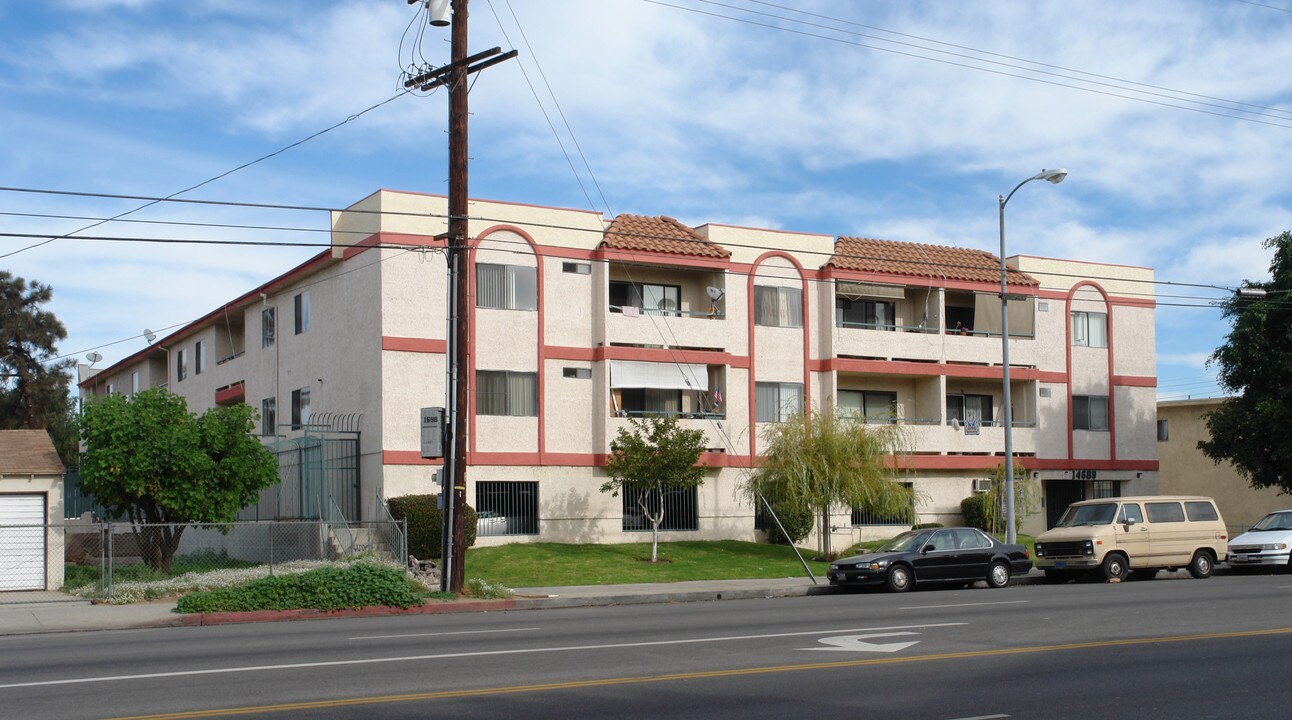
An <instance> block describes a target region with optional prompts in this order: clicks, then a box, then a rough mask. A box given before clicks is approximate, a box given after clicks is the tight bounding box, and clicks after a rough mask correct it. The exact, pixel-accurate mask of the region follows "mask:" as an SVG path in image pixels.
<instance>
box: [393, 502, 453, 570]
mask: <svg viewBox="0 0 1292 720" xmlns="http://www.w3.org/2000/svg"><path fill="white" fill-rule="evenodd" d="M435 498H436V496H435V495H404V496H403V497H396V498H391V499H390V500H389V501H388V502H389V504H390V515H391V517H393V518H395V519H396V520H407V521H408V554H409V555H412V556H413V557H416V558H418V559H421V560H429V559H430V558H437V557H439V556H440V533H441V532H442V528H443V523H444V519H443V516H442V515H441V513H440V509H439V508H438V507H436V506H435Z"/></svg>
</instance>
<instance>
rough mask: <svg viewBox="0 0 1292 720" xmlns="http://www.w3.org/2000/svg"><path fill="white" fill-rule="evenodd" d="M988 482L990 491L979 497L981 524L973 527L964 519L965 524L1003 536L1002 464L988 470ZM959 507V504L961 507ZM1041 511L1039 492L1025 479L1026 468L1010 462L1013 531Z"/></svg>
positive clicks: (970, 522) (1026, 476)
mask: <svg viewBox="0 0 1292 720" xmlns="http://www.w3.org/2000/svg"><path fill="white" fill-rule="evenodd" d="M987 477H988V479H989V480H991V489H989V490H988V491H987V492H985V493H983V494H982V495H980V496H979V497H981V498H982V506H983V518H982V523H981V524H979V523H974V522H972V521H970V520H969V518H967V517H966V518H965V522H966V524H969V525H973V526H974V527H977V528H978V529H980V530H982V531H984V532H989V533H993V534H995V533H1004V532H1005V515H1006V512H1005V464H1004V463H1001V464H1000V465H997V466H996V467H994V468H992V470H991V474H990V475H988V476H987ZM961 507H963V503H962V504H961ZM1040 508H1041V492H1040V487H1039V485H1038V483H1037V482H1036V481H1035V480H1033V479H1032V478H1030V477H1028V475H1027V468H1026V467H1023V464H1022V463H1021V462H1019V461H1017V460H1015V461H1014V530H1015V531H1017V530H1018V529H1019V528H1021V527H1022V526H1023V520H1024V519H1026V518H1027V516H1028V515H1031V514H1032V513H1034V512H1036V511H1037V510H1039V509H1040Z"/></svg>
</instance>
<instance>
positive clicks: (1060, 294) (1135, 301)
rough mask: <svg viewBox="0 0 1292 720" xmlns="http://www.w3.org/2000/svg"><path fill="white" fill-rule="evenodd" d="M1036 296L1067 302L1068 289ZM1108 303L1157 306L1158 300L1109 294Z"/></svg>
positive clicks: (1146, 306) (1050, 291)
mask: <svg viewBox="0 0 1292 720" xmlns="http://www.w3.org/2000/svg"><path fill="white" fill-rule="evenodd" d="M1036 297H1037V299H1038V300H1060V301H1063V302H1065V303H1066V302H1067V301H1068V291H1067V290H1041V291H1038V292H1037V293H1036ZM1108 304H1110V305H1120V306H1123V307H1142V308H1155V307H1157V300H1155V299H1151V298H1132V297H1121V296H1117V295H1109V296H1108Z"/></svg>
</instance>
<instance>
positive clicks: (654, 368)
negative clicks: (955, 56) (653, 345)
mask: <svg viewBox="0 0 1292 720" xmlns="http://www.w3.org/2000/svg"><path fill="white" fill-rule="evenodd" d="M687 381H690V382H689V383H688V382H687ZM610 387H611V388H612V389H614V388H655V389H657V390H701V391H704V392H708V390H709V368H708V366H706V365H699V364H691V363H653V362H634V361H631V360H611V361H610Z"/></svg>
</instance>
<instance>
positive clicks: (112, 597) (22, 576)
mask: <svg viewBox="0 0 1292 720" xmlns="http://www.w3.org/2000/svg"><path fill="white" fill-rule="evenodd" d="M361 559H369V560H375V561H377V562H383V563H389V564H391V565H394V566H396V567H400V568H403V567H404V566H405V564H406V562H407V532H406V528H405V526H404V525H403V523H402V522H395V521H392V520H381V521H369V522H349V523H340V524H337V523H328V522H323V521H259V522H233V523H228V524H224V525H182V524H143V525H135V524H131V523H119V522H86V521H69V522H67V523H65V524H59V525H9V526H0V604H6V603H21V602H42V601H45V602H49V601H59V600H84V599H96V600H107V601H111V602H130V601H133V600H140V599H149V598H155V597H166V596H169V595H175V594H178V593H183V592H190V591H193V590H205V589H211V588H215V587H225V586H229V585H237V584H241V583H243V582H246V581H248V580H253V579H256V578H260V577H266V576H268V575H274V574H283V573H290V572H303V571H305V570H308V569H311V568H314V567H318V566H320V565H323V564H327V563H337V562H352V561H355V560H361Z"/></svg>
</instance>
